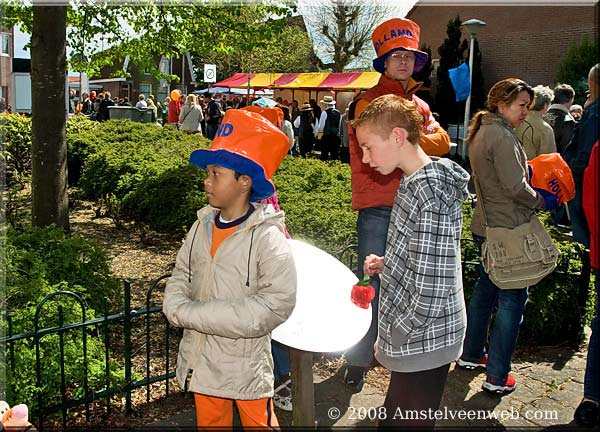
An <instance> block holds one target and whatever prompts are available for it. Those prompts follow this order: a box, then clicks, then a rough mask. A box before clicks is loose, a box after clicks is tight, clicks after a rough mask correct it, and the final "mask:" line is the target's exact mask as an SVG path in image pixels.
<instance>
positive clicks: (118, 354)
mask: <svg viewBox="0 0 600 432" xmlns="http://www.w3.org/2000/svg"><path fill="white" fill-rule="evenodd" d="M168 276H169V275H164V276H162V277H160V278H158V279H157V280H155V281H154V282H152V283H151V284H150V287H149V288H148V290H147V291H146V299H145V304H144V306H143V307H138V308H134V307H132V304H131V303H132V295H131V283H130V282H129V281H125V282H124V283H123V286H124V302H123V310H122V312H120V313H115V314H109V313H108V307H107V306H106V305H107V304H108V302H107V301H106V299H105V302H104V303H105V308H104V309H105V311H104V314H103V316H102V317H96V318H92V319H87V317H86V311H87V309H86V305H85V303H84V301H83V300H82V299H81V297H80V296H79V295H77V294H75V293H73V292H70V291H57V292H55V293H52V294H50V295H48V296H46V297H45V298H44V299H43V300H42V301H41V302H40V303H39V304H38V305H37V308H36V312H35V317H34V322H33V331H32V332H27V333H20V334H13V317H12V316H11V315H7V316H6V329H7V334H6V336H5V337H3V338H1V339H0V348H1V349H3V352H4V353H5V354H6V363H7V366H8V368H9V371H10V372H11V373H13V374H14V373H15V368H16V367H20V366H22V365H17V361H16V359H15V350H16V349H18V347H17V345H18V344H21V345H20V346H21V347H22V346H24V345H22V344H26V346H27V347H28V348H29V349H31V348H33V349H34V350H35V371H30V372H31V373H35V377H36V378H35V386H36V387H37V388H38V389H41V388H42V387H43V384H44V383H43V382H42V372H43V371H44V368H45V367H46V366H47V365H46V364H45V362H46V361H48V359H47V356H46V355H45V353H43V352H42V349H41V348H40V347H41V346H42V343H43V342H44V339H45V338H49V337H51V336H52V335H57V336H58V346H57V347H56V349H57V350H58V364H59V365H60V367H59V369H60V370H59V371H57V373H58V374H60V380H59V382H60V388H59V392H58V393H59V396H58V400H50V399H47V398H48V395H47V394H44V393H43V392H42V391H38V392H37V398H36V399H37V400H36V401H35V402H36V404H35V407H36V409H35V410H34V411H33V412H32V414H33V416H32V419H33V420H32V421H34V422H35V423H36V425H37V427H38V429H39V430H43V428H44V419H45V418H46V417H47V416H48V415H50V414H55V413H60V415H61V422H62V425H63V427H66V426H67V421H68V420H69V419H68V412H69V410H70V409H73V408H80V411H85V419H86V422H87V423H88V424H89V423H91V417H92V410H94V411H96V410H97V409H98V408H100V407H103V408H104V410H103V415H110V414H111V409H112V405H113V404H114V400H113V397H115V396H121V397H124V408H125V413H127V414H130V413H131V412H132V394H133V393H134V391H135V390H137V389H145V393H146V402H150V400H151V388H150V386H151V385H152V384H154V383H161V382H162V383H164V386H162V387H164V396H168V395H169V392H170V390H171V389H170V386H169V380H170V379H172V378H174V377H175V370H174V366H175V364H174V363H175V361H174V357H173V355H174V354H176V352H175V351H176V350H174V349H172V346H171V342H172V341H171V337H172V335H173V334H177V333H178V330H176V329H173V328H171V327H170V326H169V323H168V322H167V320H166V318H165V317H164V315H163V314H162V306H161V303H162V302H157V301H154V302H153V297H155V294H157V291H158V288H159V287H162V286H164V281H165V279H166V278H167V277H168ZM64 298H70V299H72V300H73V301H74V302H75V303H76V304H78V305H79V307H80V308H81V319H80V321H79V322H65V318H64V315H65V310H64V306H63V305H59V306H58V307H57V308H56V310H57V315H58V316H57V320H58V322H57V325H56V326H54V327H49V328H40V325H39V324H40V319H41V317H42V316H43V315H44V310H45V308H44V307H45V306H46V305H47V304H49V303H52V302H56V301H58V300H59V299H64ZM157 303H158V304H157ZM161 326H162V330H160V327H161ZM157 329H159V330H157ZM73 332H78V335H79V336H80V337H79V340H80V341H81V345H80V346H81V353H80V354H81V356H80V357H77V358H72V357H71V358H70V357H69V353H66V352H65V346H66V343H65V338H67V337H69V335H70V336H71V337H72V336H73ZM157 332H158V334H159V335H158V336H160V337H157ZM90 338H94V339H95V340H97V341H99V342H101V345H102V346H103V347H104V355H103V357H104V358H103V359H102V361H103V363H104V380H103V383H96V385H95V386H92V385H90V382H89V372H90V370H89V369H90V358H89V353H88V342H89V340H90ZM156 339H158V342H157V341H156ZM156 345H161V346H156ZM140 355H143V356H144V357H145V359H144V361H143V362H141V361H140V362H138V364H137V365H136V367H135V369H134V365H133V360H134V358H139V357H140ZM151 361H152V362H154V363H158V367H151ZM71 362H82V364H81V365H80V366H81V370H82V371H83V374H82V375H83V376H81V377H80V381H79V382H77V383H73V382H71V381H70V380H68V379H67V376H66V366H67V365H69V364H70V363H71ZM114 363H119V370H120V371H122V375H123V376H122V377H120V379H118V380H115V379H114V378H115V377H114V371H113V368H112V367H111V366H114ZM140 369H144V370H143V371H142V372H140ZM75 387H77V388H78V391H74V390H75V389H74V388H75ZM79 387H81V388H79ZM142 391H143V390H142ZM76 394H79V396H76ZM161 395H162V394H161ZM156 396H157V393H156V391H154V392H153V398H155V397H156ZM23 402H28V403H29V404H31V402H33V401H23ZM36 420H37V421H36Z"/></svg>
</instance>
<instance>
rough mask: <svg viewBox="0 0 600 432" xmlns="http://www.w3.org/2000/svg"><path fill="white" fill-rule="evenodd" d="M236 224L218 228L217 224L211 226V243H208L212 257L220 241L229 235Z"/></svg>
mask: <svg viewBox="0 0 600 432" xmlns="http://www.w3.org/2000/svg"><path fill="white" fill-rule="evenodd" d="M237 227H238V226H237V225H235V226H232V227H229V228H219V227H218V226H217V224H215V226H214V227H213V232H212V243H211V245H210V256H212V257H214V256H215V253H217V249H219V246H220V245H221V242H223V240H225V239H226V238H227V237H229V236H230V235H231V234H233V232H234V231H235V230H236V228H237Z"/></svg>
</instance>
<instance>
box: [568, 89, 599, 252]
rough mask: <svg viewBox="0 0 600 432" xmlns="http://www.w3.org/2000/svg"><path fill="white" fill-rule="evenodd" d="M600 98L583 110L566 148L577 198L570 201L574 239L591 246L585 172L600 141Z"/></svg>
mask: <svg viewBox="0 0 600 432" xmlns="http://www.w3.org/2000/svg"><path fill="white" fill-rule="evenodd" d="M599 104H600V99H596V100H595V101H594V103H593V104H591V105H590V106H588V107H587V108H586V109H585V110H584V111H583V116H582V117H581V120H580V121H579V123H578V124H577V127H576V128H575V132H574V133H573V139H572V140H571V143H570V144H569V145H568V146H567V149H566V150H565V161H566V162H567V163H568V164H569V167H570V168H571V171H572V172H573V180H575V198H573V199H572V200H571V201H569V203H568V206H569V216H570V218H571V224H572V225H573V239H574V240H575V241H576V242H579V243H581V244H583V245H585V246H589V241H590V239H589V237H590V232H589V228H588V226H587V221H586V219H585V214H584V213H583V208H582V191H583V173H584V172H585V169H586V168H587V166H588V164H589V162H590V155H591V153H592V148H593V147H594V143H595V142H596V141H598V138H599V135H600V134H599V133H598V128H599V125H598V121H600V118H599V117H600V116H599V112H598V111H599Z"/></svg>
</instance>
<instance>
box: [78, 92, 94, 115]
mask: <svg viewBox="0 0 600 432" xmlns="http://www.w3.org/2000/svg"><path fill="white" fill-rule="evenodd" d="M81 100H82V101H83V102H82V107H81V113H82V114H85V115H87V116H89V115H90V114H91V113H92V112H93V111H94V103H93V102H92V100H91V99H90V95H89V94H87V93H82V94H81Z"/></svg>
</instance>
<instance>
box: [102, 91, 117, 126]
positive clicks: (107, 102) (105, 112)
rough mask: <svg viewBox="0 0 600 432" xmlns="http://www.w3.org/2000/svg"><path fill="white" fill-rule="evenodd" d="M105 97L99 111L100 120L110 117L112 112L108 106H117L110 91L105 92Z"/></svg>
mask: <svg viewBox="0 0 600 432" xmlns="http://www.w3.org/2000/svg"><path fill="white" fill-rule="evenodd" d="M103 95H104V98H103V99H102V100H101V101H100V108H99V111H98V120H99V121H106V120H109V119H110V113H109V110H108V107H111V106H115V102H114V101H113V100H112V98H111V94H110V92H109V91H105V92H104V93H103Z"/></svg>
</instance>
